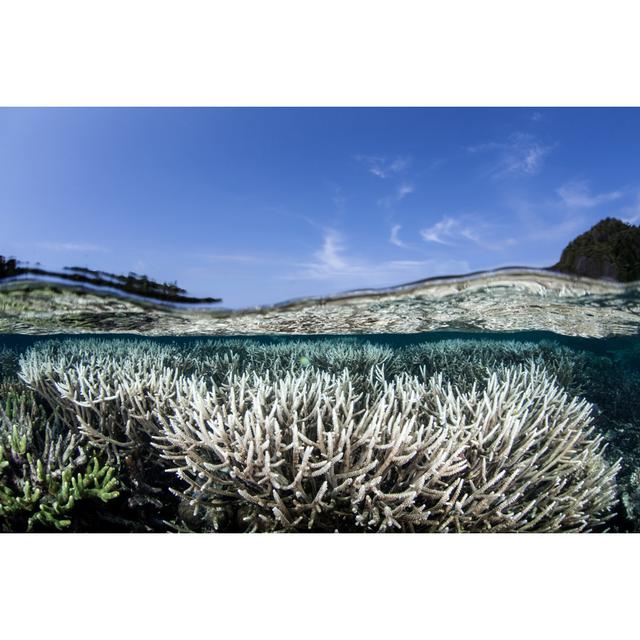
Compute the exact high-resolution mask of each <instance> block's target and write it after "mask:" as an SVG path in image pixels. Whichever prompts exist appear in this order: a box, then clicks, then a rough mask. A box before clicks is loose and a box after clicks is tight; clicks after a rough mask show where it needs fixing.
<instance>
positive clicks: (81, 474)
mask: <svg viewBox="0 0 640 640" xmlns="http://www.w3.org/2000/svg"><path fill="white" fill-rule="evenodd" d="M118 487H119V481H118V479H117V478H116V477H115V469H114V468H113V467H111V466H109V465H107V464H104V463H102V462H101V460H100V459H99V457H98V456H97V455H95V454H93V453H92V452H91V449H90V447H89V446H88V445H86V444H85V443H84V442H83V441H82V439H81V438H80V437H79V436H77V435H75V434H72V433H70V432H69V431H68V430H67V429H66V428H65V427H64V425H62V424H61V423H60V421H59V420H57V419H56V418H55V417H54V418H53V419H52V420H48V419H47V415H46V411H45V409H44V408H43V406H42V405H41V404H39V402H38V401H37V399H36V398H35V396H34V395H33V393H32V392H30V391H28V390H25V389H24V388H21V387H20V386H19V385H16V384H13V385H7V384H5V385H2V387H0V530H2V531H5V532H9V531H11V532H19V531H34V530H42V531H46V530H58V531H62V530H65V529H68V528H70V527H71V525H72V524H73V521H74V515H75V513H76V511H77V508H78V504H79V503H80V504H81V505H84V504H86V503H87V502H96V503H100V502H102V503H106V502H109V501H110V500H113V499H114V498H116V497H117V496H118V495H119V492H118Z"/></svg>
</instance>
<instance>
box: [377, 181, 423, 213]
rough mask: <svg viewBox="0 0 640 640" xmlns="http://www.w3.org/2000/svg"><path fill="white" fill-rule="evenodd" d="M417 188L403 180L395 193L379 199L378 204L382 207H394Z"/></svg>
mask: <svg viewBox="0 0 640 640" xmlns="http://www.w3.org/2000/svg"><path fill="white" fill-rule="evenodd" d="M415 190H416V188H415V187H414V186H413V185H412V184H411V183H409V182H402V183H401V184H399V185H398V187H397V188H396V190H395V192H394V193H393V194H391V195H389V196H385V197H384V198H380V200H378V204H379V205H380V206H381V207H387V208H389V207H392V206H393V205H394V204H396V203H398V202H401V201H402V200H404V199H405V198H406V197H407V196H409V195H411V194H412V193H413V192H414V191H415Z"/></svg>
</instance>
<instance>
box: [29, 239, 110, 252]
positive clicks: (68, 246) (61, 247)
mask: <svg viewBox="0 0 640 640" xmlns="http://www.w3.org/2000/svg"><path fill="white" fill-rule="evenodd" d="M35 244H36V246H37V247H39V248H41V249H47V250H49V251H71V252H78V253H107V252H108V251H109V249H107V248H106V247H102V246H100V245H97V244H90V243H82V242H36V243H35Z"/></svg>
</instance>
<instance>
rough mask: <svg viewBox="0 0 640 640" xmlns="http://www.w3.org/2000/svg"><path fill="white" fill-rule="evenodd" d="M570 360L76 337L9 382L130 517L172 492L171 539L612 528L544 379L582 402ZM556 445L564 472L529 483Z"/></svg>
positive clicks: (588, 432)
mask: <svg viewBox="0 0 640 640" xmlns="http://www.w3.org/2000/svg"><path fill="white" fill-rule="evenodd" d="M582 357H583V356H579V355H578V354H576V353H575V352H572V351H571V350H569V349H566V348H564V347H559V345H556V344H555V343H547V344H534V343H517V342H505V341H444V342H438V343H424V344H420V345H417V346H414V347H409V348H404V349H396V350H392V349H390V348H388V347H379V346H377V345H372V344H370V343H363V342H361V341H359V342H356V341H354V340H340V341H331V342H326V341H304V340H300V341H287V342H275V343H265V342H259V341H252V340H208V341H198V342H193V343H183V344H180V345H178V344H175V343H163V344H157V343H151V342H148V341H131V340H74V341H63V342H56V341H50V342H47V343H42V344H40V345H38V346H37V347H36V348H33V349H31V350H30V351H29V352H28V353H27V354H25V355H24V356H23V357H22V359H21V363H20V367H21V369H20V376H21V378H22V379H23V380H24V381H25V382H26V383H27V384H28V385H29V386H31V387H32V388H33V389H35V390H37V391H38V393H39V394H41V395H42V396H43V397H44V398H46V399H47V401H48V403H49V404H50V405H51V407H52V408H53V409H54V411H55V412H56V413H57V414H58V415H59V416H61V418H62V419H63V420H64V421H65V423H67V424H68V425H69V426H70V428H71V430H72V431H73V432H76V433H78V434H80V435H82V436H83V437H85V438H87V439H88V440H89V441H90V442H91V443H92V445H93V446H95V447H97V448H98V449H99V450H101V451H103V452H104V453H105V455H107V456H108V459H109V460H110V461H111V463H112V464H114V465H116V466H118V468H119V469H121V473H122V482H123V484H124V487H123V489H126V490H127V491H128V493H129V495H130V498H129V503H130V507H138V506H142V505H145V504H146V505H149V504H151V505H152V506H153V507H154V508H155V511H156V512H159V511H160V510H163V512H164V513H168V512H170V511H171V509H172V508H173V506H172V504H171V501H170V495H174V494H177V493H182V494H184V495H185V496H186V498H187V501H188V502H183V503H182V504H181V505H179V506H178V505H176V506H177V507H178V508H179V509H180V517H181V518H182V520H181V519H180V518H178V519H177V520H176V519H175V518H173V516H167V518H168V519H173V520H174V524H175V525H176V526H175V528H178V529H181V528H182V525H183V524H184V522H185V521H188V524H189V526H194V527H195V528H203V527H205V528H206V527H207V526H213V527H214V528H217V529H222V530H229V529H231V530H237V529H241V530H260V531H262V530H280V529H283V530H299V529H302V530H307V529H309V528H311V529H312V530H335V529H337V530H340V531H351V530H381V531H384V530H403V531H411V530H425V531H441V530H442V531H455V530H461V531H483V530H529V529H535V530H589V529H593V528H598V527H600V526H601V525H602V523H603V522H604V520H606V519H607V518H608V517H609V510H610V508H611V505H612V504H613V502H614V494H615V483H614V480H613V476H614V475H615V472H616V471H617V470H618V464H617V463H616V462H614V461H611V464H610V465H609V466H607V464H606V463H605V462H604V461H603V458H602V446H601V441H600V440H599V439H598V438H596V437H595V436H594V434H593V430H592V417H591V408H590V406H589V405H587V404H586V403H584V402H583V401H582V404H581V402H580V401H578V400H570V399H569V398H568V396H567V395H565V394H564V392H563V391H562V390H561V389H560V387H559V385H558V382H557V381H556V380H552V379H551V375H550V374H549V371H551V372H558V373H564V372H566V371H568V372H569V373H568V374H567V375H565V378H566V379H565V380H563V383H564V384H567V385H568V386H569V387H570V388H572V390H573V393H576V392H577V390H578V389H579V387H580V376H579V375H578V376H576V375H574V374H575V373H576V372H578V373H579V371H580V367H577V366H574V365H573V364H572V363H574V362H581V360H580V358H582ZM525 362H528V363H529V364H528V365H527V367H525V366H523V365H522V364H520V366H519V367H516V368H515V369H513V368H505V365H509V364H514V363H525ZM487 365H489V366H490V367H491V368H492V369H498V373H494V374H492V375H489V372H488V370H487ZM545 366H547V369H548V370H547V371H546V372H545V370H544V369H545ZM405 367H406V368H407V369H408V370H409V372H410V373H418V374H419V375H417V376H414V375H410V374H400V375H399V374H398V371H401V370H402V369H403V368H405ZM438 370H440V374H439V375H436V376H433V375H432V374H433V373H434V372H437V371H438ZM514 372H516V373H514ZM488 375H489V378H488V379H487V376H488ZM444 380H451V381H453V382H454V383H455V385H456V387H455V388H453V387H449V386H448V385H447V384H445V382H444ZM573 393H572V395H573ZM545 397H546V398H547V399H546V400H545V399H544V398H545ZM496 403H497V404H496ZM518 403H520V406H519V408H518ZM535 419H538V420H539V422H538V423H537V424H536V422H535ZM409 424H410V425H411V426H408V425H409ZM541 424H544V427H542V426H541ZM514 425H515V426H514ZM490 428H492V429H494V431H493V432H491V431H490V433H491V437H489V435H488V434H487V430H488V429H489V430H490ZM405 429H406V431H404V430H405ZM474 430H475V431H474ZM294 433H295V434H296V435H295V439H294ZM319 434H320V435H319ZM328 434H332V435H328ZM474 434H475V435H474ZM505 434H507V435H508V434H513V443H512V449H510V450H509V455H507V454H505V452H504V451H503V450H502V449H501V448H500V447H502V446H504V443H505V442H507V441H508V438H507V435H505ZM527 434H528V435H527ZM525 436H526V437H525ZM329 438H333V440H332V442H331V444H330V443H329ZM429 438H432V439H434V440H433V442H431V440H429ZM474 438H475V440H474ZM491 438H493V440H492V439H491ZM527 438H528V439H527ZM562 438H568V439H569V440H567V441H564V440H562ZM571 438H573V441H571ZM478 442H482V443H483V444H482V446H481V447H480V448H479V445H478ZM554 442H555V443H556V444H557V445H558V447H560V448H559V449H558V451H557V452H556V453H558V452H560V451H562V455H563V459H562V460H563V462H562V464H561V463H560V460H559V459H556V460H554V461H553V463H552V464H551V466H550V471H549V472H548V477H542V478H540V477H536V471H535V467H536V465H537V464H539V461H540V460H541V459H545V456H547V455H549V456H551V455H552V450H551V448H552V446H553V443H554ZM563 442H564V444H565V445H566V446H567V449H566V450H562V448H561V445H562V443H563ZM152 443H155V444H156V447H153V446H151V444H152ZM265 443H268V445H267V444H265ZM436 443H437V444H436ZM492 443H493V444H492ZM567 443H569V444H567ZM396 445H398V449H397V451H396V452H395V453H394V456H392V458H391V459H390V462H389V463H388V464H387V466H386V467H384V465H385V461H386V460H387V453H389V452H390V451H393V449H394V447H395V446H396ZM250 446H252V447H253V449H252V453H251V455H250V453H249V447H250ZM265 446H266V447H267V449H265V450H264V451H263V450H262V449H260V447H263V448H264V447H265ZM330 446H332V447H334V454H335V455H334V456H333V457H335V456H336V455H338V453H339V452H338V447H342V449H340V451H341V452H342V455H343V458H342V459H341V460H333V458H332V457H329V458H327V455H328V451H329V447H330ZM519 446H520V447H522V448H521V449H519V448H518V447H519ZM274 447H275V448H274ZM278 447H279V448H278ZM443 447H445V448H444V449H443ZM447 447H448V449H447ZM308 449H310V453H307V450H308ZM347 450H348V451H349V454H348V456H347V457H346V458H345V457H344V456H345V455H346V452H347ZM385 452H386V453H385ZM514 452H515V453H514ZM160 453H162V457H161V456H160ZM267 453H268V456H267ZM356 454H357V455H356ZM305 455H306V456H307V459H306V462H305ZM511 455H513V456H514V458H513V459H512V458H511V457H510V456H511ZM553 455H555V454H553ZM252 456H253V457H252ZM406 456H412V457H411V458H407V462H406V464H400V463H399V461H401V460H402V459H403V457H406ZM421 456H422V458H421ZM438 456H440V458H439V457H438ZM518 456H521V457H520V458H518ZM565 458H566V460H568V462H567V461H566V460H565ZM418 459H420V460H421V462H420V463H419V464H418V463H417V462H416V460H418ZM513 460H516V461H518V460H519V461H520V462H519V464H521V465H524V466H523V467H522V469H520V468H519V467H518V466H517V464H516V465H515V466H514V462H513ZM434 461H435V462H434ZM361 463H362V464H361ZM525 463H527V464H528V465H529V466H527V465H526V464H525ZM359 464H361V466H358V465H359ZM434 464H435V467H433V466H432V465H434ZM243 465H244V466H243ZM327 465H328V466H327ZM367 465H373V466H372V467H371V468H370V469H367ZM439 465H440V466H439ZM487 465H488V466H487ZM492 465H493V466H492ZM383 467H384V468H383ZM267 470H268V471H267ZM358 470H359V471H360V472H361V473H360V474H358V473H356V472H357V471H358ZM167 471H169V472H170V473H169V474H168V475H167ZM173 471H175V475H174V473H173ZM285 471H286V473H285ZM502 471H504V472H505V474H506V476H504V477H503V476H500V478H501V479H497V480H496V484H495V485H490V486H487V483H488V482H490V481H491V480H492V479H495V478H497V477H498V476H499V475H500V474H501V473H502ZM352 472H353V474H352ZM556 472H557V474H558V475H557V476H554V475H553V474H554V473H556ZM278 473H282V474H283V477H282V478H279V476H278ZM345 473H346V474H352V475H348V476H347V477H343V476H342V475H341V474H345ZM514 473H515V476H514V477H513V478H511V475H512V474H514ZM255 474H258V475H257V476H256V475H255ZM314 474H315V475H314ZM505 477H506V478H507V479H509V478H511V479H510V480H509V482H510V484H507V485H506V486H503V483H504V482H505V481H506V480H505ZM296 478H297V480H296ZM531 478H534V479H533V480H532V479H531ZM554 478H555V480H557V483H556V484H555V485H554V484H553V482H552V480H553V481H555V480H554ZM320 480H322V481H320ZM338 480H341V482H338ZM581 482H583V484H582V485H581V484H580V483H581ZM185 483H186V484H185ZM292 483H293V484H292ZM527 483H529V484H527ZM550 483H551V484H550ZM483 486H484V489H482V487H483ZM287 487H288V488H287ZM323 487H324V489H323ZM580 487H582V488H580ZM285 488H286V489H285ZM483 490H484V491H485V493H486V495H484V496H483V494H482V491H483ZM598 490H599V491H600V494H598ZM274 491H275V493H274ZM519 491H521V493H518V492H519ZM581 491H582V494H581V493H580V492H581ZM572 492H573V493H572ZM598 495H599V497H598ZM276 496H277V497H276ZM500 496H502V497H500ZM554 499H555V500H556V501H555V502H554ZM314 501H315V502H314ZM188 503H191V505H192V506H191V507H190V506H189V504H188ZM194 508H195V510H196V513H195V514H194V513H193V511H194ZM154 517H155V516H154ZM207 523H210V524H209V525H208V524H207ZM152 528H156V529H157V525H153V527H152Z"/></svg>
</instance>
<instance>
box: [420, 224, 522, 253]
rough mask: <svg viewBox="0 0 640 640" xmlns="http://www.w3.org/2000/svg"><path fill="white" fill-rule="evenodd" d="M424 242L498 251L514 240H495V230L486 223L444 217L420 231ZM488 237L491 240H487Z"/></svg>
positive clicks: (509, 238)
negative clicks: (471, 245)
mask: <svg viewBox="0 0 640 640" xmlns="http://www.w3.org/2000/svg"><path fill="white" fill-rule="evenodd" d="M420 235H421V236H422V239H423V240H425V241H426V242H435V243H437V244H444V245H450V246H459V245H464V244H465V243H473V244H475V245H478V246H479V247H481V248H483V249H489V250H491V251H499V250H500V249H504V248H505V247H508V246H511V245H513V244H515V242H516V240H515V239H514V238H511V237H508V238H503V239H501V240H499V239H497V238H498V235H499V234H497V230H496V229H494V228H491V226H490V225H489V224H487V223H475V222H473V221H472V220H471V219H469V218H468V217H466V216H461V217H458V218H453V217H451V216H445V217H443V218H442V219H441V220H439V221H438V222H436V224H434V225H433V226H431V227H427V228H426V229H422V230H421V231H420ZM488 237H490V238H491V239H490V240H489V239H488Z"/></svg>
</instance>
